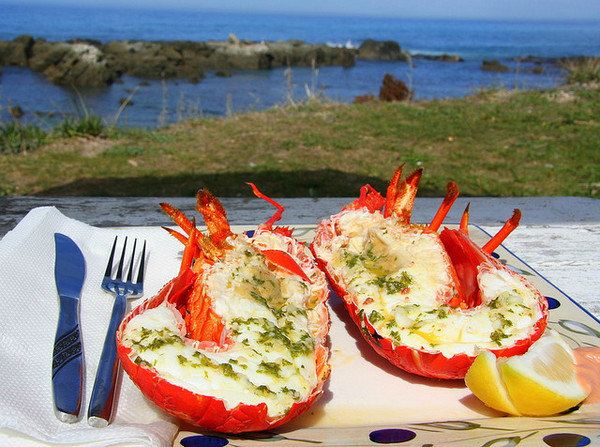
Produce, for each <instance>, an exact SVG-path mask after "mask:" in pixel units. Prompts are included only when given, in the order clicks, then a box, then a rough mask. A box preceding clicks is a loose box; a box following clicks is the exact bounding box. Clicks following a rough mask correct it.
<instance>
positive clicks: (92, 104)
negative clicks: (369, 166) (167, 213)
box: [0, 4, 600, 126]
mask: <svg viewBox="0 0 600 447" xmlns="http://www.w3.org/2000/svg"><path fill="white" fill-rule="evenodd" d="M230 33H233V34H235V35H236V36H237V37H239V38H241V39H249V40H287V39H301V40H304V41H306V42H314V43H321V42H327V43H331V44H341V45H345V44H347V43H350V44H353V45H359V44H360V43H361V42H362V41H363V40H365V39H368V38H373V39H380V40H383V39H391V40H395V41H398V42H399V43H400V45H401V46H402V47H403V48H404V49H406V50H408V51H410V52H411V53H426V54H441V53H452V54H459V55H460V56H462V57H463V58H464V59H465V62H462V63H444V62H437V61H428V60H415V61H414V64H413V65H412V66H411V65H409V64H407V63H404V62H367V61H358V62H357V64H356V66H355V67H353V68H349V69H344V68H341V67H321V68H320V69H319V70H318V71H313V70H311V69H307V68H293V69H292V70H291V73H290V72H286V70H284V69H275V70H270V71H239V72H235V73H234V75H233V76H232V77H230V78H220V77H216V76H215V75H214V74H212V73H208V74H207V77H206V78H205V79H204V80H203V81H202V82H200V83H198V84H191V83H188V82H185V81H175V80H167V81H165V82H160V81H151V82H149V83H148V85H139V84H140V80H139V79H135V78H128V77H125V78H124V79H123V81H124V82H123V83H121V84H114V85H112V86H110V87H107V88H102V89H86V90H80V91H78V92H74V91H72V90H70V89H68V88H63V87H57V86H54V85H52V84H50V83H49V82H47V81H46V80H45V78H44V77H43V76H41V75H39V74H36V73H33V72H31V71H29V70H27V69H23V68H17V67H5V68H3V69H2V74H1V75H0V119H3V120H6V119H8V107H9V106H11V105H17V104H18V105H19V106H20V107H21V108H22V109H23V110H25V112H26V115H25V119H26V120H29V121H37V122H42V123H43V122H46V121H48V122H51V121H52V120H53V119H56V118H52V114H53V113H54V114H56V113H57V115H55V117H56V116H58V117H61V116H62V115H63V114H70V113H77V110H78V109H81V107H82V104H84V105H85V108H86V109H88V110H89V111H91V112H93V113H95V114H99V115H101V116H103V117H104V118H105V119H106V120H107V121H111V120H114V119H115V118H116V115H117V111H118V109H119V100H120V99H121V98H124V97H128V96H130V95H132V92H133V96H132V99H133V105H132V106H130V107H127V108H126V109H125V110H124V111H123V113H121V114H120V115H119V116H118V122H119V124H122V125H134V126H156V125H158V124H162V123H169V122H173V121H176V120H178V119H181V118H185V117H188V116H197V115H223V114H225V113H227V112H231V111H233V112H236V111H243V110H254V109H264V108H268V107H272V106H273V105H278V104H282V103H284V102H285V101H286V100H288V99H289V98H290V96H291V97H292V99H294V100H296V101H299V100H302V99H305V98H306V96H307V90H308V92H309V93H310V94H313V93H317V94H320V95H324V96H325V97H327V98H330V99H332V100H336V101H344V102H350V101H352V100H353V98H354V97H356V96H357V95H363V94H377V92H378V89H379V85H380V83H381V79H382V78H383V75H384V74H385V73H392V74H394V75H395V76H396V77H398V78H401V79H403V80H404V81H405V82H407V83H409V84H410V85H411V86H412V88H413V89H414V91H415V96H416V98H417V99H432V98H446V97H460V96H464V95H468V94H470V93H473V92H474V91H476V90H478V89H482V88H489V87H508V88H520V89H523V88H547V87H552V86H555V85H557V84H559V83H560V82H562V78H563V75H564V74H563V73H561V71H560V70H559V69H558V68H556V67H554V66H552V65H547V66H545V67H544V73H543V74H533V73H532V72H531V68H532V67H533V65H531V64H517V63H515V62H514V61H513V58H514V57H517V56H526V55H535V56H540V57H559V56H573V55H600V22H599V21H569V22H567V21H565V22H561V21H554V22H532V21H474V20H434V19H402V18H381V17H349V16H340V17H329V16H319V15H314V16H299V15H276V14H247V13H244V14H234V13H224V12H198V11H168V10H143V9H142V10H140V9H136V10H127V9H106V8H75V7H64V6H63V7H59V6H26V5H6V4H0V39H13V38H15V37H16V36H18V35H21V34H30V35H33V36H35V37H43V38H46V39H48V40H66V39H72V38H90V39H97V40H100V41H109V40H115V39H143V40H176V39H177V40H211V39H217V40H222V39H226V38H227V36H228V35H229V34H230ZM483 59H499V60H501V61H502V62H503V63H505V64H507V65H509V66H510V67H511V68H512V70H511V72H510V73H487V72H483V71H481V70H480V65H481V61H482V60H483ZM290 80H291V83H290Z"/></svg>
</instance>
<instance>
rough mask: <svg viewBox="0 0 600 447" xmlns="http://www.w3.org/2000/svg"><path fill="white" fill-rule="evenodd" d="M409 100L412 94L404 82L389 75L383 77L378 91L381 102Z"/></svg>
mask: <svg viewBox="0 0 600 447" xmlns="http://www.w3.org/2000/svg"><path fill="white" fill-rule="evenodd" d="M411 98H412V92H411V91H410V89H409V88H408V87H407V86H406V84H405V83H404V82H402V81H401V80H400V79H396V78H395V77H394V76H393V75H391V74H389V73H388V74H386V75H385V76H384V77H383V82H382V83H381V88H380V89H379V99H380V100H381V101H388V102H391V101H410V99H411Z"/></svg>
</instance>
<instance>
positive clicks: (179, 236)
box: [161, 227, 189, 245]
mask: <svg viewBox="0 0 600 447" xmlns="http://www.w3.org/2000/svg"><path fill="white" fill-rule="evenodd" d="M161 228H162V229H163V230H166V231H167V233H169V234H170V235H171V236H173V237H174V238H175V239H177V240H178V241H179V242H181V243H182V244H184V245H186V244H187V243H188V240H189V238H187V237H185V236H184V235H183V234H181V233H179V232H178V231H175V230H173V229H172V228H169V227H161Z"/></svg>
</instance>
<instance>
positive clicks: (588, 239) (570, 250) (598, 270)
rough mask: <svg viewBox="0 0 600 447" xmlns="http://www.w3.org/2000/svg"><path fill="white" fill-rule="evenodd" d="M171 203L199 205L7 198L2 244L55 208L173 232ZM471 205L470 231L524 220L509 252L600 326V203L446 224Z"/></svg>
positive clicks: (251, 207)
mask: <svg viewBox="0 0 600 447" xmlns="http://www.w3.org/2000/svg"><path fill="white" fill-rule="evenodd" d="M351 200H352V199H349V198H319V199H313V198H295V199H281V200H280V202H281V203H282V204H283V205H284V206H285V207H286V212H285V213H284V216H283V220H282V221H281V223H282V224H286V225H292V224H311V223H316V222H318V221H319V220H320V219H323V218H325V217H327V216H329V215H331V214H334V213H336V212H338V211H339V210H340V208H341V207H342V206H343V205H344V204H346V203H348V202H349V201H351ZM440 200H441V199H436V198H418V199H417V201H416V204H415V207H414V213H413V220H414V221H415V222H427V221H428V220H429V219H430V218H431V217H432V216H433V215H434V213H435V210H436V209H437V207H438V205H439V203H440ZM164 201H167V202H170V203H172V204H174V205H175V206H177V207H179V208H181V209H182V210H184V211H186V212H187V211H190V212H191V211H192V210H193V209H194V206H195V200H194V198H165V197H160V198H157V197H123V198H106V197H7V198H0V236H2V235H4V234H5V233H6V232H7V231H9V230H10V229H11V228H13V227H14V226H15V225H16V224H17V223H18V222H19V220H20V219H21V218H22V217H23V216H24V215H25V214H27V212H28V211H29V210H30V209H32V208H34V207H36V206H48V205H53V206H56V207H58V208H59V210H61V211H62V212H63V213H64V214H65V215H67V216H69V217H72V218H74V219H78V220H81V221H83V222H86V223H89V224H91V225H96V226H131V225H134V226H145V225H149V226H155V225H166V224H169V223H170V221H169V219H168V218H167V217H166V216H165V215H164V214H163V213H162V211H161V209H160V208H159V206H158V204H159V203H160V202H164ZM222 201H223V204H224V206H225V208H226V210H227V212H228V216H229V218H230V221H231V223H232V224H257V223H260V222H264V221H265V220H266V219H267V218H268V217H269V216H271V214H272V213H273V208H272V207H271V206H270V205H268V204H267V203H266V202H264V201H262V200H259V199H245V198H225V199H223V200H222ZM468 201H470V202H471V223H473V224H476V225H480V226H481V227H482V228H483V229H484V230H486V231H488V232H490V233H493V232H495V231H497V230H498V229H499V228H500V226H501V225H502V223H503V221H504V220H505V219H506V218H508V217H509V216H510V215H511V213H512V210H513V209H514V208H520V209H521V211H522V212H523V218H522V220H521V226H520V227H519V228H518V229H517V230H516V231H515V232H514V233H513V234H512V235H511V236H510V237H509V238H508V239H507V240H506V243H505V246H506V247H507V248H509V249H510V250H511V251H512V252H513V253H515V254H516V255H517V256H519V257H520V258H521V259H523V260H524V261H525V262H527V263H528V264H529V265H530V266H531V267H532V268H534V269H535V270H537V271H538V272H539V273H540V274H541V275H542V276H544V277H546V278H547V279H548V280H549V281H550V282H552V283H553V284H554V285H556V286H557V287H558V288H559V289H561V290H562V291H564V292H565V293H566V294H567V295H569V296H570V297H571V298H573V299H574V300H576V301H577V302H579V303H580V304H581V305H582V306H583V307H585V308H586V309H588V310H589V311H590V312H591V313H592V314H593V315H594V316H595V317H596V318H598V319H600V200H597V199H589V198H582V197H536V198H532V197H524V198H486V197H477V198H462V197H461V198H459V199H458V201H457V203H456V204H455V205H454V207H453V209H452V211H451V212H450V214H449V216H448V218H447V221H448V222H458V221H459V219H460V215H461V213H462V210H463V209H464V207H465V205H466V203H467V202H468Z"/></svg>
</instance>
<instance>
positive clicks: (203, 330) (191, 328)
mask: <svg viewBox="0 0 600 447" xmlns="http://www.w3.org/2000/svg"><path fill="white" fill-rule="evenodd" d="M199 278H201V276H200V277H199ZM184 320H185V325H186V328H187V331H188V337H190V338H193V339H194V340H198V341H212V342H215V343H217V344H219V343H220V342H221V338H222V334H223V329H224V327H225V326H224V324H223V321H222V320H221V317H219V315H217V314H216V313H215V312H214V310H213V309H212V301H211V299H210V297H208V296H207V295H206V293H205V290H204V287H203V284H202V283H201V282H200V281H198V280H197V281H196V283H195V284H194V288H193V289H192V293H191V294H190V297H189V299H188V302H187V312H186V315H185V317H184Z"/></svg>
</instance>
